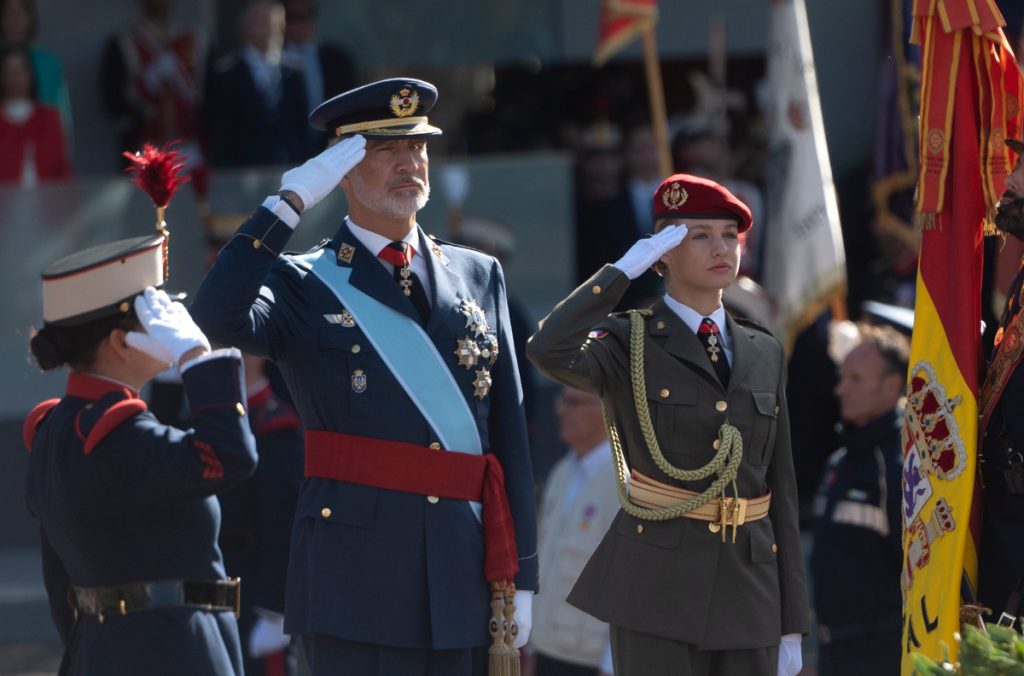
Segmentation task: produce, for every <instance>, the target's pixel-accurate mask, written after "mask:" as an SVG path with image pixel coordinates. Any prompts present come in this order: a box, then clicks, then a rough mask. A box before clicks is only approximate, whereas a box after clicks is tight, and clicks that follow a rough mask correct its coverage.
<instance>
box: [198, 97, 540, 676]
mask: <svg viewBox="0 0 1024 676" xmlns="http://www.w3.org/2000/svg"><path fill="white" fill-rule="evenodd" d="M436 100H437V90H436V89H435V88H434V86H433V85H431V84H430V83H428V82H424V81H422V80H416V79H413V78H392V79H388V80H382V81H379V82H374V83H371V84H368V85H364V86H363V87H359V88H357V89H353V90H351V91H348V92H345V93H343V94H339V95H338V96H336V97H334V98H332V99H329V100H328V101H326V102H324V103H323V104H321V105H320V106H319V107H317V109H316V110H314V111H313V113H312V115H311V116H310V121H311V123H312V125H313V127H314V128H315V129H318V130H320V131H324V130H326V131H328V132H329V133H330V135H331V136H333V137H334V138H336V139H338V142H337V143H336V144H334V145H332V146H331V147H329V148H328V149H327V150H325V151H324V152H322V153H321V154H319V155H318V156H316V157H314V158H313V159H311V160H309V161H308V162H306V163H305V164H303V165H302V166H300V167H296V168H295V169H292V170H290V171H287V172H285V174H284V175H283V176H282V181H281V190H280V192H279V193H278V194H276V195H272V196H270V197H268V198H267V199H266V201H264V203H263V205H262V206H261V207H260V208H258V209H257V210H256V211H255V212H254V213H253V214H252V216H251V217H250V218H249V220H247V221H246V222H245V223H244V224H243V225H242V226H241V228H239V230H238V232H237V233H235V235H234V237H233V238H232V239H231V241H230V242H228V244H227V246H225V247H224V249H223V250H222V251H221V253H220V254H219V256H218V258H217V262H216V263H215V264H214V266H213V267H212V268H211V270H210V272H209V273H208V274H207V277H206V279H205V280H204V281H203V284H202V285H201V287H200V289H199V291H198V293H197V294H196V300H195V303H194V304H193V306H192V312H193V316H194V317H196V321H197V323H199V324H200V325H202V326H205V327H207V328H208V330H209V331H210V335H211V336H213V337H215V339H216V340H218V341H220V342H222V343H226V344H230V345H238V346H240V347H242V348H243V349H244V350H245V351H246V352H250V353H253V354H256V355H259V356H263V357H267V358H269V359H271V360H273V361H274V362H275V363H276V364H277V365H278V366H279V367H280V369H281V373H282V375H283V376H284V380H285V382H286V383H287V385H288V389H289V391H290V392H291V394H292V397H293V400H294V403H295V406H296V408H297V409H298V412H299V416H300V417H301V419H302V423H303V427H304V428H305V430H306V433H305V448H306V462H305V475H306V481H305V482H304V484H303V486H302V492H301V493H300V495H299V502H298V507H297V510H296V518H295V523H294V527H293V529H292V546H291V559H290V562H289V571H288V582H287V587H286V597H285V626H284V629H285V631H286V632H287V633H289V634H301V635H302V640H303V644H304V646H305V649H306V655H307V657H308V659H309V662H310V665H311V667H312V673H313V675H314V676H326V675H328V674H331V675H333V674H339V673H351V674H360V675H362V676H366V675H370V676H372V675H373V674H380V675H381V676H384V675H391V674H403V675H404V674H410V675H415V676H442V675H444V676H483V674H484V673H485V671H486V670H487V663H488V646H489V645H490V644H491V642H492V638H491V636H490V634H489V631H488V626H489V623H490V620H491V611H492V607H493V606H494V605H497V606H498V607H499V608H500V607H501V605H502V603H504V604H505V607H506V608H507V607H508V604H509V603H511V602H513V601H514V604H515V608H514V610H513V615H514V619H515V624H512V625H510V629H509V632H508V635H507V636H506V637H504V638H503V639H502V642H501V645H500V646H499V647H500V648H501V652H502V654H503V657H505V658H506V659H508V660H509V661H513V660H514V659H518V657H517V656H515V652H514V650H513V648H512V645H513V644H514V645H515V646H516V647H520V646H521V645H522V644H524V643H525V642H526V640H527V638H528V636H529V633H530V610H531V603H532V598H533V591H532V590H535V589H536V588H537V552H536V515H535V507H534V495H533V473H532V470H531V467H530V454H529V448H528V444H527V440H526V423H525V418H524V415H523V397H522V389H521V386H520V383H519V377H518V371H517V367H516V360H515V351H514V350H513V348H512V335H511V329H510V326H509V325H510V322H509V315H508V308H507V305H506V301H505V284H504V277H503V274H502V271H501V266H500V265H499V264H498V262H497V261H496V260H495V259H494V258H492V257H490V256H487V255H484V254H482V253H480V252H479V251H475V250H473V249H468V248H466V247H461V246H457V245H453V244H449V243H447V242H444V241H441V240H439V239H435V238H432V237H428V236H427V235H426V234H425V233H424V231H423V229H422V228H421V227H420V225H419V224H418V223H417V221H416V214H417V212H418V211H419V210H420V209H422V208H423V206H424V205H425V204H426V202H427V199H428V197H429V194H430V181H429V173H428V166H429V158H428V155H427V142H428V139H430V138H431V137H433V136H436V135H438V134H440V133H441V130H440V129H438V128H437V127H435V126H433V125H431V124H430V122H429V120H428V118H427V113H428V112H429V111H430V110H431V108H432V107H433V105H434V103H435V101H436ZM339 186H340V187H341V189H342V190H344V191H345V195H346V197H347V201H348V206H349V213H348V217H347V218H345V219H344V221H343V222H342V224H341V225H340V227H339V228H338V230H337V232H336V233H335V235H334V237H333V238H331V239H330V240H325V241H324V242H323V243H321V244H320V245H319V246H317V247H315V248H314V249H312V250H311V251H308V252H306V253H305V254H301V255H296V254H282V253H281V252H282V251H283V249H284V247H285V245H286V243H287V241H288V239H289V238H290V237H291V235H292V232H293V229H294V228H295V227H296V226H298V224H299V220H300V215H301V214H302V213H303V212H304V211H305V210H306V209H309V208H311V207H313V205H315V204H316V203H317V202H319V201H320V200H322V199H323V198H324V197H325V196H326V195H327V194H328V193H330V191H331V190H333V189H334V188H336V187H339ZM494 597H496V598H494ZM492 601H496V604H495V603H492ZM515 626H517V627H518V635H516V634H515V632H513V631H512V627H515Z"/></svg>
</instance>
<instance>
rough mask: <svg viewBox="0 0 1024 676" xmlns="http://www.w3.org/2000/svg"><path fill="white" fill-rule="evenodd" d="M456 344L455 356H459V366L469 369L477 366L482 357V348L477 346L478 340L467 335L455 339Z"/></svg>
mask: <svg viewBox="0 0 1024 676" xmlns="http://www.w3.org/2000/svg"><path fill="white" fill-rule="evenodd" d="M455 345H456V347H455V356H456V357H458V358H459V366H465V367H466V368H467V369H471V368H473V367H474V366H476V363H477V361H478V360H479V359H480V348H479V347H477V344H476V341H475V340H473V339H472V338H470V337H468V336H467V337H465V338H463V339H462V340H457V341H455Z"/></svg>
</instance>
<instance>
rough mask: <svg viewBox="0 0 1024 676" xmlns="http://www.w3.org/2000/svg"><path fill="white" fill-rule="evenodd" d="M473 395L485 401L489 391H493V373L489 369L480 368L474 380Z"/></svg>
mask: <svg viewBox="0 0 1024 676" xmlns="http://www.w3.org/2000/svg"><path fill="white" fill-rule="evenodd" d="M473 387H474V388H475V389H474V390H473V396H474V397H476V398H477V399H479V400H481V401H483V399H484V397H486V396H487V393H488V392H490V391H491V373H490V372H489V371H488V370H487V369H484V368H482V369H478V370H477V372H476V380H474V381H473Z"/></svg>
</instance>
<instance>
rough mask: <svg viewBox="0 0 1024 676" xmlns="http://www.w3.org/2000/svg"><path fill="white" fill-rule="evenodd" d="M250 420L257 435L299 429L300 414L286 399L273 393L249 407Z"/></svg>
mask: <svg viewBox="0 0 1024 676" xmlns="http://www.w3.org/2000/svg"><path fill="white" fill-rule="evenodd" d="M249 421H250V422H251V423H252V431H253V433H255V434H257V435H262V434H272V433H274V432H280V431H282V430H297V429H299V426H300V422H299V414H298V413H297V412H296V411H295V409H294V408H293V407H292V406H291V405H290V404H289V403H288V402H286V401H284V400H283V399H281V398H280V397H278V396H277V395H275V394H273V393H271V394H270V397H269V398H267V400H266V401H264V402H261V403H260V404H259V405H258V406H250V407H249Z"/></svg>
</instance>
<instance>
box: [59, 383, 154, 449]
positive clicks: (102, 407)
mask: <svg viewBox="0 0 1024 676" xmlns="http://www.w3.org/2000/svg"><path fill="white" fill-rule="evenodd" d="M146 408H147V407H146V402H144V401H143V400H141V399H136V398H134V397H125V396H124V394H123V393H121V392H111V393H110V394H107V395H104V396H103V397H101V398H99V399H98V400H96V401H94V402H93V403H91V404H89V405H88V406H86V407H85V408H83V409H82V410H81V411H79V412H78V415H77V416H76V417H75V433H76V434H78V438H79V439H81V440H82V441H83V442H84V444H85V445H84V447H83V448H82V451H83V452H84V453H85V454H86V455H89V454H90V453H92V452H93V450H94V449H95V448H96V445H97V444H99V443H100V442H101V441H103V440H104V439H105V438H106V437H107V435H108V434H110V433H111V432H113V431H114V430H115V429H116V428H117V426H118V425H120V424H121V423H123V422H124V421H126V420H128V419H130V418H133V417H135V416H136V415H138V414H139V413H142V412H143V411H145V410H146Z"/></svg>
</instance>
